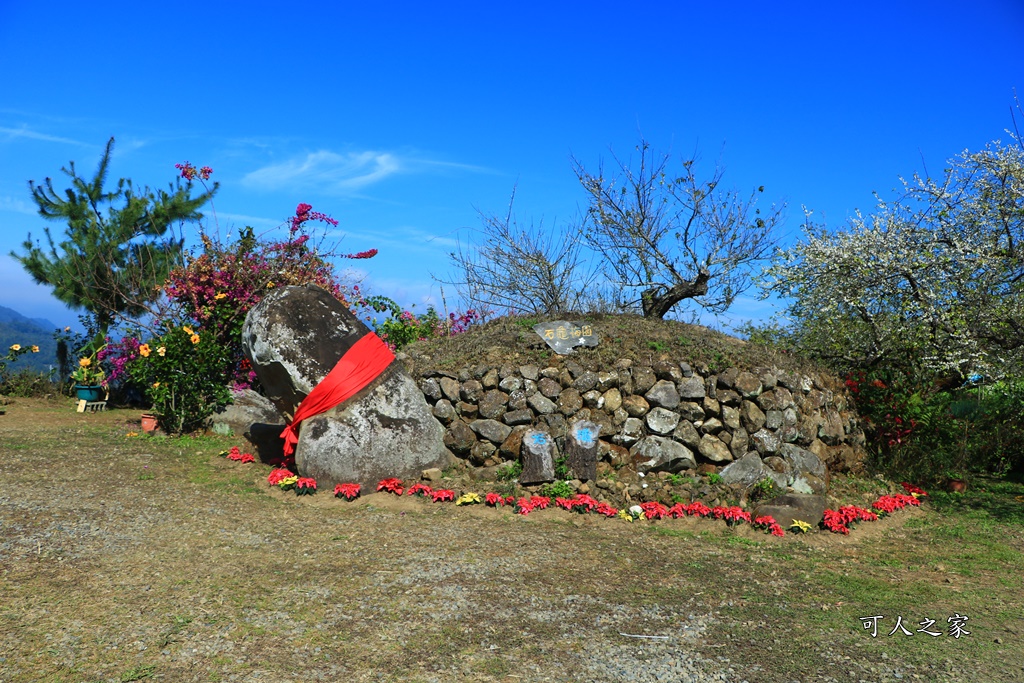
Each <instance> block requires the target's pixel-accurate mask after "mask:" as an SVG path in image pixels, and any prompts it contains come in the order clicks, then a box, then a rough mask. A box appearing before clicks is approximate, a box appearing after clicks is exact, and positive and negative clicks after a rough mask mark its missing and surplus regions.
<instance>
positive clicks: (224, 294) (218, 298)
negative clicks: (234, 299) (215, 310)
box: [213, 292, 227, 301]
mask: <svg viewBox="0 0 1024 683" xmlns="http://www.w3.org/2000/svg"><path fill="white" fill-rule="evenodd" d="M226 296H227V294H226V293H224V292H221V293H220V294H218V295H217V296H215V297H213V298H214V299H216V300H217V301H220V300H221V299H223V298H224V297H226Z"/></svg>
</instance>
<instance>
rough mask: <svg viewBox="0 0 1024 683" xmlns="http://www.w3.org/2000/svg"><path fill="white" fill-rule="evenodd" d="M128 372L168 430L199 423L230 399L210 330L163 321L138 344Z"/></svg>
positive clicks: (223, 360)
mask: <svg viewBox="0 0 1024 683" xmlns="http://www.w3.org/2000/svg"><path fill="white" fill-rule="evenodd" d="M138 353H139V355H138V357H136V358H135V359H134V360H132V361H130V362H129V363H128V366H127V368H128V375H129V377H130V378H131V379H132V381H133V382H134V383H135V384H136V385H137V386H139V387H140V388H142V389H143V390H144V391H145V394H146V398H147V399H148V400H149V401H150V403H151V404H152V406H153V411H154V412H155V413H156V414H157V417H158V421H159V423H160V426H161V427H162V428H163V429H164V430H165V431H167V432H168V433H170V434H180V433H188V432H192V431H195V430H197V429H200V428H201V427H202V426H203V423H204V421H205V420H206V418H208V417H209V416H210V415H212V414H213V413H214V412H215V411H216V410H218V409H219V408H222V407H224V406H226V405H227V404H228V403H230V401H231V393H230V391H229V389H228V387H227V382H228V377H227V367H228V358H227V355H228V354H227V351H226V349H224V347H222V346H221V345H220V344H218V343H217V341H216V340H215V339H214V337H213V335H212V334H207V333H205V332H204V331H203V330H199V331H195V330H193V329H192V328H191V327H189V326H187V325H184V326H177V325H175V326H169V327H168V329H167V331H166V332H164V333H163V334H162V335H160V336H158V337H155V338H153V339H152V340H150V341H149V343H148V344H143V345H141V346H139V349H138Z"/></svg>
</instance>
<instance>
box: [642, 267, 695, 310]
mask: <svg viewBox="0 0 1024 683" xmlns="http://www.w3.org/2000/svg"><path fill="white" fill-rule="evenodd" d="M710 279H711V274H710V273H709V272H708V271H707V270H704V269H703V268H702V269H701V270H700V271H698V273H697V277H695V278H694V279H693V280H689V281H683V282H678V283H676V284H675V285H673V286H672V287H670V288H668V289H666V288H665V287H664V286H662V285H659V286H657V287H651V288H650V289H647V290H644V292H643V293H642V294H641V295H640V302H641V305H642V306H643V311H644V317H645V318H658V319H662V318H664V317H665V316H666V315H667V314H668V312H669V311H671V310H672V307H673V306H675V305H676V304H677V303H679V302H680V301H682V300H683V299H692V298H694V297H698V296H701V295H704V294H707V293H708V280H710Z"/></svg>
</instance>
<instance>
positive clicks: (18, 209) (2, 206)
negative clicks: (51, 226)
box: [0, 197, 37, 216]
mask: <svg viewBox="0 0 1024 683" xmlns="http://www.w3.org/2000/svg"><path fill="white" fill-rule="evenodd" d="M0 211H13V212H14V213H25V214H28V215H30V216H34V215H36V211H37V209H36V206H35V204H31V203H29V202H26V201H25V200H24V199H15V198H14V197H0Z"/></svg>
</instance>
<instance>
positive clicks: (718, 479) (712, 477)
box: [708, 472, 722, 484]
mask: <svg viewBox="0 0 1024 683" xmlns="http://www.w3.org/2000/svg"><path fill="white" fill-rule="evenodd" d="M708 483H709V484H721V483H722V475H720V474H719V473H718V472H712V473H711V474H709V475H708Z"/></svg>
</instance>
